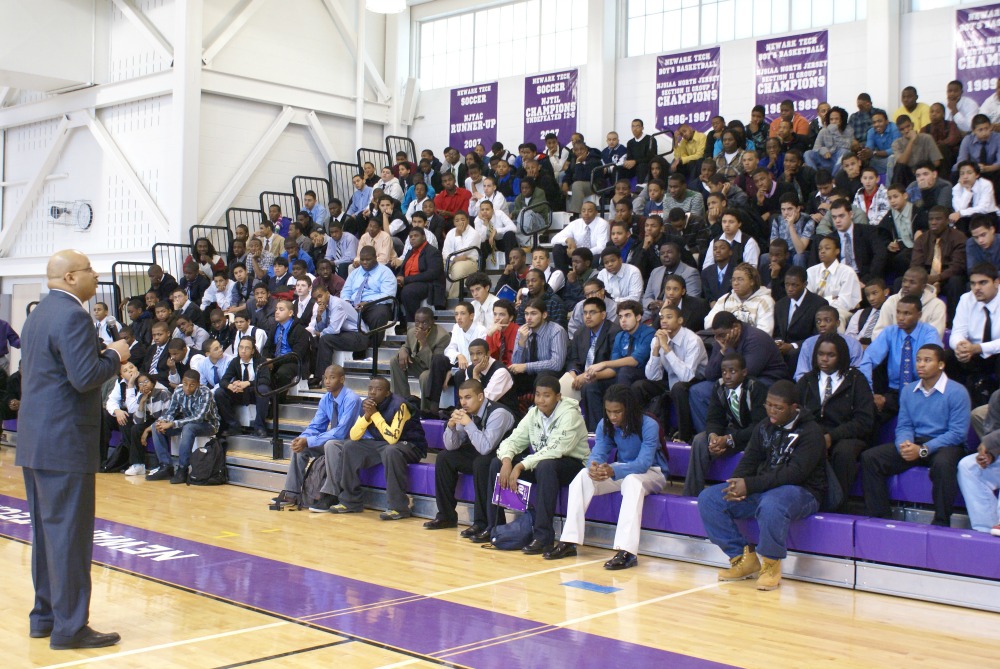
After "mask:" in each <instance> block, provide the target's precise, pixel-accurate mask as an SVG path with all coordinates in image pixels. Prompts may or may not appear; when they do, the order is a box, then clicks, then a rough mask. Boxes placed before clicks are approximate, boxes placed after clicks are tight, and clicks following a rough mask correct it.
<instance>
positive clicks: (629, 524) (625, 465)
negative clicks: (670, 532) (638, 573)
mask: <svg viewBox="0 0 1000 669" xmlns="http://www.w3.org/2000/svg"><path fill="white" fill-rule="evenodd" d="M596 436H597V443H596V444H595V445H594V448H593V450H592V451H591V452H590V457H589V458H588V459H587V462H586V467H585V469H583V470H581V471H580V473H579V474H577V475H576V478H574V479H573V482H572V483H570V484H569V498H568V502H567V509H566V523H565V524H564V526H563V533H562V536H561V537H560V538H559V542H558V543H557V544H556V545H555V546H554V547H553V548H552V550H550V551H549V552H547V553H545V554H544V555H543V557H544V558H545V559H546V560H559V559H561V558H567V557H573V556H574V555H576V546H577V544H582V543H583V535H584V525H585V522H586V518H585V517H584V514H585V513H586V512H587V507H588V506H590V501H591V500H592V499H593V497H594V495H606V494H608V493H612V492H621V494H622V505H621V510H620V511H619V512H618V527H617V529H616V530H615V540H614V544H613V547H614V549H615V550H616V551H618V552H617V553H616V554H615V556H614V557H613V558H611V559H610V560H608V561H607V562H605V563H604V568H605V569H628V568H629V567H634V566H636V565H637V564H639V558H638V557H636V555H637V554H638V552H639V530H640V528H641V525H642V506H643V502H644V501H645V499H646V495H655V494H656V493H659V492H660V491H662V490H663V488H664V487H665V486H666V485H667V479H666V477H667V476H668V475H669V471H668V468H667V459H666V457H665V456H664V452H663V449H662V448H661V446H662V444H661V443H660V426H659V424H658V423H657V422H656V420H654V419H653V418H651V417H650V416H646V415H643V413H642V407H641V406H640V405H639V401H638V400H637V399H636V397H635V395H634V394H633V393H632V391H631V389H630V388H629V387H628V386H626V385H624V384H615V385H613V386H611V387H610V388H608V392H607V393H606V394H605V395H604V418H603V419H602V420H601V422H599V423H598V424H597V435H596ZM612 450H616V451H617V455H616V456H615V457H614V458H612V457H611V452H612ZM612 460H614V462H612Z"/></svg>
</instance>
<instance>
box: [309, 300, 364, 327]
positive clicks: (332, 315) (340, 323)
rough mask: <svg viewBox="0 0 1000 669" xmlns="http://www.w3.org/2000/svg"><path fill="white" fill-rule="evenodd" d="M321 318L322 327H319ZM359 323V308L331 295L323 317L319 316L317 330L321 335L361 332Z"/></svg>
mask: <svg viewBox="0 0 1000 669" xmlns="http://www.w3.org/2000/svg"><path fill="white" fill-rule="evenodd" d="M321 320H322V324H323V327H322V329H321V328H320V327H319V324H320V321H321ZM359 323H360V321H359V319H358V311H357V309H355V308H354V307H353V306H351V303H350V302H347V301H346V300H343V299H341V298H339V297H334V296H333V295H331V296H330V301H329V303H327V305H326V310H325V311H324V312H323V314H322V319H320V318H317V325H316V331H317V332H318V333H319V334H321V335H329V334H340V333H341V332H359V331H360V330H359V329H358V325H359Z"/></svg>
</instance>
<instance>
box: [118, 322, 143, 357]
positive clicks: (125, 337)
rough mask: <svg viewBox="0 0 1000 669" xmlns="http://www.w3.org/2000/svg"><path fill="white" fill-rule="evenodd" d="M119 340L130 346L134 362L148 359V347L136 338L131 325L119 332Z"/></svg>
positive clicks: (130, 354)
mask: <svg viewBox="0 0 1000 669" xmlns="http://www.w3.org/2000/svg"><path fill="white" fill-rule="evenodd" d="M117 339H121V340H122V341H124V342H125V343H126V344H128V352H129V356H130V357H131V358H132V360H133V361H141V360H142V359H143V358H144V357H146V345H145V344H144V343H142V342H141V341H139V340H138V339H136V338H135V332H133V330H132V326H131V325H126V326H125V327H123V328H122V329H121V330H119V331H118V337H117Z"/></svg>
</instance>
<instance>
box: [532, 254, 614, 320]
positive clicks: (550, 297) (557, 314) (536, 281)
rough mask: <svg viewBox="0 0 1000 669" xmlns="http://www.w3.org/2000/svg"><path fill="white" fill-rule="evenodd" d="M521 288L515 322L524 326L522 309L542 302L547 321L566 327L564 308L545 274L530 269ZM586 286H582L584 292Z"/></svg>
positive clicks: (538, 270) (535, 269)
mask: <svg viewBox="0 0 1000 669" xmlns="http://www.w3.org/2000/svg"><path fill="white" fill-rule="evenodd" d="M524 283H525V288H523V289H522V290H521V291H520V292H519V293H518V296H517V303H516V304H517V322H518V323H519V324H521V325H524V322H525V321H524V309H525V307H526V306H527V304H528V302H529V301H531V300H543V301H544V302H545V307H546V309H547V311H548V314H549V320H550V321H552V322H554V323H557V324H559V325H562V326H563V327H565V326H566V307H565V305H563V301H562V300H561V299H560V298H559V296H557V295H556V293H555V291H554V290H552V286H550V285H549V284H547V283H546V282H545V274H544V273H543V272H542V270H540V269H537V268H532V269H530V270H528V276H527V278H525V280H524ZM602 283H603V282H602ZM586 287H587V285H586V284H585V285H584V292H586Z"/></svg>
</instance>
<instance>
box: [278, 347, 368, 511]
mask: <svg viewBox="0 0 1000 669" xmlns="http://www.w3.org/2000/svg"><path fill="white" fill-rule="evenodd" d="M345 376H346V374H345V372H344V368H343V367H341V366H340V365H330V366H329V367H327V368H326V370H325V371H324V372H323V388H324V389H325V390H326V394H325V395H323V399H321V400H320V401H319V409H317V411H316V415H315V416H313V419H312V421H310V423H309V426H308V427H307V428H306V429H305V430H303V431H302V434H300V435H299V436H298V437H296V438H295V439H293V440H292V443H291V448H292V461H291V463H289V467H288V474H287V475H286V476H285V485H284V487H283V488H282V490H281V492H280V493H279V494H278V496H277V497H275V498H274V499H273V500H272V502H273V503H274V504H279V505H290V504H295V503H296V502H299V503H301V504H302V505H304V506H308V505H311V504H312V503H313V502H315V501H316V500H312V499H300V497H301V495H302V483H303V481H304V480H305V472H306V465H308V464H309V461H310V460H312V459H313V458H316V457H319V456H325V461H324V466H325V467H326V473H327V476H326V482H325V483H323V487H322V488H320V493H322V494H325V495H331V496H336V495H337V493H338V490H337V478H336V475H335V473H334V471H335V470H334V466H335V463H337V462H339V460H340V449H341V447H342V446H343V442H344V440H346V439H348V437H349V434H350V431H351V427H352V426H353V425H354V423H355V421H356V420H357V419H358V416H359V415H360V414H361V398H360V397H358V395H357V394H356V393H355V392H354V391H353V390H351V389H350V388H347V387H345V386H344V379H345Z"/></svg>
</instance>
